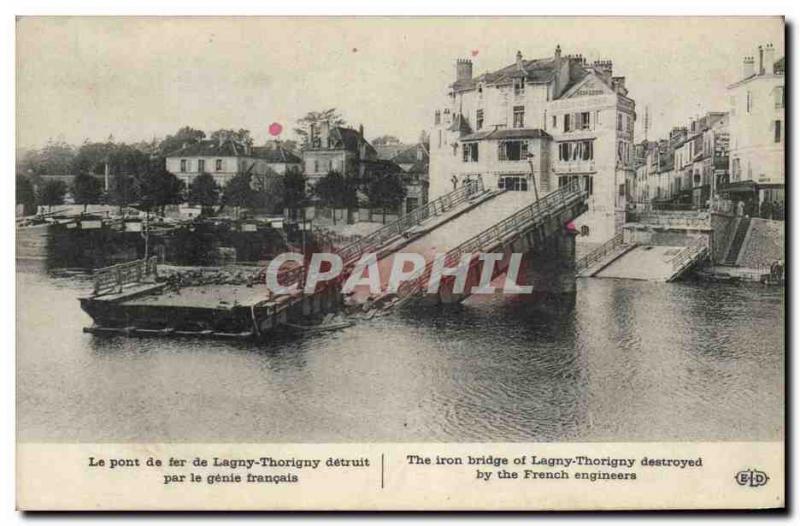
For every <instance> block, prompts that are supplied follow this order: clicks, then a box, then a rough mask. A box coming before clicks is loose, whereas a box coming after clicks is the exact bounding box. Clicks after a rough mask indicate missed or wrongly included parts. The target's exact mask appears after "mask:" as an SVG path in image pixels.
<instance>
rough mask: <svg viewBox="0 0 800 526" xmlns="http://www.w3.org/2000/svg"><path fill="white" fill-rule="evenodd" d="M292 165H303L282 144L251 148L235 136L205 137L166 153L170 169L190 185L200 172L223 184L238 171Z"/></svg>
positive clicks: (267, 170) (274, 170)
mask: <svg viewBox="0 0 800 526" xmlns="http://www.w3.org/2000/svg"><path fill="white" fill-rule="evenodd" d="M290 166H294V167H297V168H300V166H301V159H300V158H299V157H298V156H297V155H295V154H293V153H292V152H290V151H289V150H287V149H286V148H284V147H283V146H281V145H280V144H270V145H267V146H265V147H252V146H250V145H249V144H246V143H241V142H238V141H235V140H233V139H219V140H202V141H199V142H196V143H194V144H186V145H184V146H183V147H182V148H180V149H179V150H177V151H174V152H172V153H170V154H168V155H167V171H169V172H171V173H173V174H175V175H176V176H178V177H180V178H181V179H182V180H183V181H184V182H185V183H186V186H187V187H189V186H191V184H192V181H193V180H194V178H195V177H197V176H198V175H200V174H201V173H208V174H211V175H212V176H213V177H214V181H216V183H217V184H219V185H220V186H224V185H225V184H226V183H227V182H228V181H229V180H231V179H232V178H233V177H234V176H236V175H237V174H241V173H251V174H253V175H254V176H256V177H260V176H267V175H270V174H273V173H277V174H283V173H285V172H286V169H287V168H288V167H290Z"/></svg>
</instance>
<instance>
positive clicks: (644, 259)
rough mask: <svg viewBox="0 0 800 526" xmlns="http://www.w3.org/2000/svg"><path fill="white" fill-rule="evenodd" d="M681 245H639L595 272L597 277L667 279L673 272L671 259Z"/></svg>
mask: <svg viewBox="0 0 800 526" xmlns="http://www.w3.org/2000/svg"><path fill="white" fill-rule="evenodd" d="M684 248H685V247H682V246H653V245H640V246H637V247H635V248H634V249H633V250H631V251H630V252H627V253H626V254H624V255H622V256H621V257H619V258H618V259H616V260H615V261H613V262H612V263H611V264H610V265H608V266H607V267H605V268H604V269H602V270H601V271H600V272H598V273H597V274H595V277H598V278H618V279H639V280H648V281H667V280H669V279H671V278H672V276H673V275H674V274H675V272H676V269H675V268H674V265H673V260H674V258H675V256H677V255H678V254H679V253H680V252H681V250H683V249H684Z"/></svg>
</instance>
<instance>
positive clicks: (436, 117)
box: [433, 110, 442, 126]
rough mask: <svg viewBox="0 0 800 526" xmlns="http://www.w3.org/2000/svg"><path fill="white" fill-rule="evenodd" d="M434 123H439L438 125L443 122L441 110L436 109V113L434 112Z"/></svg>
mask: <svg viewBox="0 0 800 526" xmlns="http://www.w3.org/2000/svg"><path fill="white" fill-rule="evenodd" d="M433 123H434V124H435V125H437V126H438V125H439V124H441V123H442V112H441V111H439V110H436V113H434V114H433Z"/></svg>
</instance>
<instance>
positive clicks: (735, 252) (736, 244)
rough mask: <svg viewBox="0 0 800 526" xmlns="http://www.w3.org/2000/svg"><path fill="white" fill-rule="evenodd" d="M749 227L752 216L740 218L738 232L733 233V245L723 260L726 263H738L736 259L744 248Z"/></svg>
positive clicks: (732, 264)
mask: <svg viewBox="0 0 800 526" xmlns="http://www.w3.org/2000/svg"><path fill="white" fill-rule="evenodd" d="M749 228H750V218H749V217H741V218H739V221H738V224H737V225H736V233H735V234H734V235H733V239H732V240H731V245H730V247H729V248H728V253H727V254H726V255H725V260H724V261H723V263H724V264H725V265H729V266H734V265H736V261H737V259H739V252H740V251H741V250H742V245H743V244H744V239H745V237H746V236H747V231H748V229H749Z"/></svg>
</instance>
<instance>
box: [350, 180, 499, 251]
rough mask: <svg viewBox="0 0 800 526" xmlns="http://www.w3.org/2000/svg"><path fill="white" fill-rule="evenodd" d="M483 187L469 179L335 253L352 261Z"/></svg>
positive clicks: (448, 208) (457, 203)
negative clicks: (459, 186)
mask: <svg viewBox="0 0 800 526" xmlns="http://www.w3.org/2000/svg"><path fill="white" fill-rule="evenodd" d="M483 189H484V188H483V181H481V180H476V181H469V182H467V183H466V184H464V186H462V187H461V188H458V189H456V190H454V191H452V192H450V193H447V194H445V195H443V196H441V197H439V198H437V199H434V200H433V201H431V202H429V203H426V204H424V205H422V206H420V207H419V208H416V209H414V210H412V211H411V212H409V213H408V214H406V215H404V216H403V217H401V218H400V219H398V220H396V221H394V222H392V223H389V224H387V225H385V226H383V227H381V228H379V229H378V230H376V231H375V232H373V233H372V234H370V235H368V236H364V237H363V238H361V239H359V240H358V241H355V242H354V243H351V244H349V245H347V246H345V247H342V248H341V249H340V250H338V251H337V254H339V256H340V257H341V258H342V261H343V262H344V264H345V265H347V264H348V263H352V262H354V261H356V260H357V259H358V258H360V257H361V255H363V254H365V253H367V252H371V251H373V250H375V249H376V248H378V247H380V246H381V245H383V244H384V243H385V242H386V241H387V240H389V239H391V238H392V237H394V236H397V235H399V234H401V233H402V232H404V231H405V230H408V229H409V228H412V227H415V226H417V225H419V224H421V223H422V222H423V221H425V220H426V219H428V218H430V217H431V216H435V215H439V214H441V213H443V212H447V211H448V210H451V209H452V208H453V207H454V206H456V205H459V204H461V203H463V202H464V201H467V200H468V199H470V198H471V197H473V196H474V195H477V194H479V193H480V192H482V191H483Z"/></svg>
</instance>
